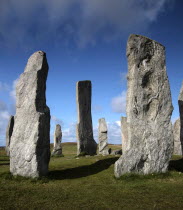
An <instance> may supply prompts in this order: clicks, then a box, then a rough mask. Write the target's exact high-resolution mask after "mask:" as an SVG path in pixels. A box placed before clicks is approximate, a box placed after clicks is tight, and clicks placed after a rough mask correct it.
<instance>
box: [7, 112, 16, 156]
mask: <svg viewBox="0 0 183 210" xmlns="http://www.w3.org/2000/svg"><path fill="white" fill-rule="evenodd" d="M13 127H14V116H10V119H9V122H8V126H7V128H6V154H7V155H8V156H9V155H10V142H11V136H12V133H13Z"/></svg>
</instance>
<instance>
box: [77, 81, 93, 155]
mask: <svg viewBox="0 0 183 210" xmlns="http://www.w3.org/2000/svg"><path fill="white" fill-rule="evenodd" d="M76 102H77V109H78V124H77V128H76V130H77V138H78V139H77V154H78V155H81V154H87V155H95V154H96V150H97V144H96V142H95V140H94V139H93V126H92V116H91V81H88V80H87V81H79V82H77V85H76Z"/></svg>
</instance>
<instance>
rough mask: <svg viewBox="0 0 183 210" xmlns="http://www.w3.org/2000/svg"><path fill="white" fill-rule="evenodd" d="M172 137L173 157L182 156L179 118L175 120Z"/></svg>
mask: <svg viewBox="0 0 183 210" xmlns="http://www.w3.org/2000/svg"><path fill="white" fill-rule="evenodd" d="M173 137H174V151H173V153H174V155H182V154H183V153H182V144H181V141H180V118H179V119H177V120H176V121H175V123H174V126H173Z"/></svg>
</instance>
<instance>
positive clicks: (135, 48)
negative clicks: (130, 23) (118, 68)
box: [114, 35, 173, 177]
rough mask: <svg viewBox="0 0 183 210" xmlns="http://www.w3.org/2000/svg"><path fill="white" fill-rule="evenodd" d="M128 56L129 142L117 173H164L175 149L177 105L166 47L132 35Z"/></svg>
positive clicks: (117, 165) (116, 170)
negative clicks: (167, 70) (173, 127)
mask: <svg viewBox="0 0 183 210" xmlns="http://www.w3.org/2000/svg"><path fill="white" fill-rule="evenodd" d="M127 58H128V91H127V105H126V114H127V124H128V126H127V129H128V144H127V148H124V151H123V155H122V157H120V159H119V160H118V161H117V162H116V163H115V170H114V172H115V176H116V177H120V176H121V175H122V174H125V173H137V174H150V173H164V172H166V171H167V169H168V165H169V160H170V158H171V156H172V153H173V131H172V124H171V121H170V118H171V114H172V111H173V106H172V100H171V93H170V87H169V81H168V77H167V73H166V65H165V48H164V46H162V45H161V44H159V43H157V42H156V41H154V40H151V39H149V38H147V37H144V36H140V35H130V37H129V39H128V43H127Z"/></svg>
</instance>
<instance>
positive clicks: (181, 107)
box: [178, 83, 183, 154]
mask: <svg viewBox="0 0 183 210" xmlns="http://www.w3.org/2000/svg"><path fill="white" fill-rule="evenodd" d="M178 104H179V113H180V142H181V147H182V154H183V83H182V87H181V90H180V94H179V99H178Z"/></svg>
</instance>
